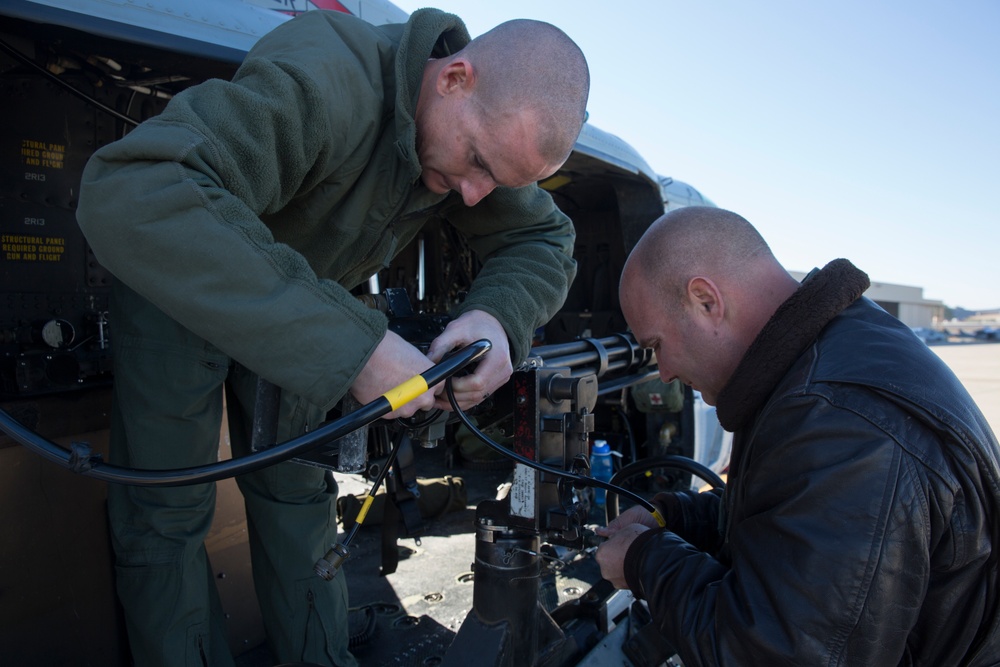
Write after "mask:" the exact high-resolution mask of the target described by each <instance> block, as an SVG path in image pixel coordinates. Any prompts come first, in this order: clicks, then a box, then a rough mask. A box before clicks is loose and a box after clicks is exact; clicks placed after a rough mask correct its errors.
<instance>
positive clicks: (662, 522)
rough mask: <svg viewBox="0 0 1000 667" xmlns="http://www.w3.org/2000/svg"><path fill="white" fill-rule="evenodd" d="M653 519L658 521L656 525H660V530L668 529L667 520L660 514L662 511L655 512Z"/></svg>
mask: <svg viewBox="0 0 1000 667" xmlns="http://www.w3.org/2000/svg"><path fill="white" fill-rule="evenodd" d="M653 518H654V519H656V523H658V524H660V528H666V527H667V520H666V519H664V518H663V515H662V514H660V510H654V511H653Z"/></svg>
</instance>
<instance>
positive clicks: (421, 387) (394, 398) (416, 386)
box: [382, 375, 427, 410]
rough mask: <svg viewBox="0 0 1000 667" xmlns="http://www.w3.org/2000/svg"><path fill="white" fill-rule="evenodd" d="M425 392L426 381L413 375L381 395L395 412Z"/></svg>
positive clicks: (422, 377) (421, 376) (419, 376)
mask: <svg viewBox="0 0 1000 667" xmlns="http://www.w3.org/2000/svg"><path fill="white" fill-rule="evenodd" d="M425 391H427V380H425V379H424V376H423V375H414V376H413V377H411V378H410V379H409V380H407V381H406V382H404V383H403V384H400V385H397V386H395V387H393V388H392V389H390V390H389V391H387V392H385V393H384V394H382V395H383V396H384V397H385V399H386V400H387V401H389V405H391V406H392V409H393V410H395V409H397V408H398V407H399V406H401V405H405V404H407V403H409V402H410V401H412V400H413V399H415V398H416V397H417V396H419V395H420V394H422V393H424V392H425Z"/></svg>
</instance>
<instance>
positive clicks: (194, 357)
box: [108, 282, 356, 667]
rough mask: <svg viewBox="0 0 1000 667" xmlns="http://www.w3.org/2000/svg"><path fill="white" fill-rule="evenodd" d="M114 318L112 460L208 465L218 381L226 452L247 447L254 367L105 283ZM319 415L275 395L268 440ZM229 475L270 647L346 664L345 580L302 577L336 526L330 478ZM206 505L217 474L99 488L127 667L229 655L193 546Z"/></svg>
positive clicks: (284, 657) (280, 656) (207, 514)
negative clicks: (274, 430)
mask: <svg viewBox="0 0 1000 667" xmlns="http://www.w3.org/2000/svg"><path fill="white" fill-rule="evenodd" d="M111 326H112V335H113V339H112V341H113V343H112V345H113V348H114V362H115V368H114V371H115V381H114V406H113V414H112V427H111V462H112V463H114V464H116V465H120V466H128V467H132V468H146V469H169V468H186V467H191V466H200V465H205V464H207V463H211V462H214V461H216V460H217V459H218V451H219V432H220V426H221V421H222V415H223V392H224V391H225V394H226V412H227V413H228V418H229V429H230V438H231V444H232V451H233V456H244V455H246V454H247V453H249V450H250V441H249V434H250V433H251V428H250V425H251V418H252V409H253V405H254V391H255V387H256V376H255V375H254V374H253V373H251V372H250V371H248V370H247V369H245V368H243V367H242V366H240V365H238V364H235V363H233V362H232V360H230V359H229V358H228V357H227V356H226V355H225V354H224V353H223V352H221V351H220V350H219V349H217V348H216V347H214V346H213V345H211V344H209V343H207V342H206V341H204V340H203V339H201V338H199V337H198V336H196V335H194V334H193V333H191V332H190V331H188V330H187V329H185V328H184V327H182V326H180V325H179V324H178V323H176V322H174V321H173V320H172V319H170V318H169V317H167V316H166V315H165V314H164V313H163V312H161V311H160V310H159V309H158V308H156V307H155V306H153V305H152V304H150V303H149V302H148V301H146V300H145V299H143V298H142V297H140V296H139V295H137V294H136V293H135V292H133V291H132V290H131V289H129V288H128V287H126V286H125V285H123V284H121V283H120V282H116V283H115V285H114V287H113V289H112V304H111ZM247 335H251V336H252V335H253V332H252V331H248V332H247ZM279 344H281V342H279ZM323 417H324V414H323V412H322V410H320V409H319V408H318V407H317V406H315V405H312V404H309V403H307V402H306V401H304V400H299V399H296V398H295V397H286V396H283V397H282V405H281V411H280V418H279V433H278V441H279V442H282V441H284V440H287V439H288V438H290V437H293V436H295V435H299V434H301V433H303V432H304V431H305V430H306V429H308V428H315V427H316V426H317V425H318V424H319V423H320V421H322V419H323ZM237 483H238V485H239V488H240V491H241V492H242V494H243V497H244V501H245V504H246V513H247V530H248V534H249V542H250V551H251V558H252V563H253V580H254V587H255V589H256V592H257V597H258V600H259V602H260V607H261V614H262V617H263V621H264V627H265V630H266V632H267V638H268V645H269V647H270V649H271V651H272V653H273V654H274V657H275V658H276V659H277V660H278V661H279V662H300V661H301V662H313V663H317V664H321V665H337V666H338V667H345V666H352V665H355V664H356V662H355V660H354V657H353V656H352V655H351V654H350V652H349V650H348V627H347V587H346V584H345V582H344V576H343V574H341V575H340V576H338V577H337V578H335V579H334V580H333V581H332V582H327V581H324V580H322V579H321V578H319V577H318V576H316V575H315V574H314V573H313V565H314V563H315V562H316V560H317V559H319V558H320V557H322V556H323V554H324V553H325V551H326V549H327V548H328V547H329V545H330V544H332V543H333V542H335V541H336V536H337V526H336V509H335V507H336V496H337V487H336V484H335V483H334V481H333V477H332V475H330V474H329V473H326V472H325V471H323V470H321V469H318V468H313V467H309V466H304V465H299V464H296V463H291V462H285V463H280V464H277V465H274V466H269V467H267V468H264V469H262V470H259V471H256V472H253V473H248V474H246V475H241V476H240V477H239V478H238V479H237ZM214 508H215V484H214V483H207V484H197V485H191V486H180V487H165V488H146V487H137V486H123V485H116V484H112V485H110V486H109V489H108V510H109V515H110V522H111V532H112V541H113V545H114V551H115V556H116V571H117V587H118V594H119V597H120V599H121V601H122V605H123V607H124V609H125V617H126V625H127V630H128V636H129V643H130V647H131V649H132V654H133V658H134V660H135V664H137V665H142V666H143V667H155V666H157V665H164V666H167V665H170V666H171V667H174V666H177V665H197V666H199V667H200V666H203V665H211V666H213V667H214V666H216V665H222V666H227V667H228V666H231V665H232V664H233V658H232V655H231V653H230V650H229V647H228V644H227V640H226V633H225V628H224V623H223V613H222V608H221V604H220V600H219V595H218V591H217V590H216V587H215V581H214V577H213V572H212V568H211V565H210V564H209V559H208V554H207V552H206V550H205V545H204V539H205V536H206V534H207V533H208V530H209V528H210V527H211V524H212V517H213V513H214Z"/></svg>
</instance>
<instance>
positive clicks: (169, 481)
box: [0, 340, 492, 486]
mask: <svg viewBox="0 0 1000 667" xmlns="http://www.w3.org/2000/svg"><path fill="white" fill-rule="evenodd" d="M491 347H492V345H491V344H490V342H489V341H488V340H479V341H476V342H475V343H472V344H471V345H468V346H466V347H464V348H462V349H461V350H459V351H458V352H456V353H454V354H452V355H451V356H449V357H448V358H447V359H443V360H442V361H441V362H440V363H438V364H436V365H434V366H432V367H431V368H428V369H427V370H426V371H424V372H423V373H421V374H420V375H419V376H417V377H420V378H423V382H424V383H426V387H433V386H434V385H436V384H437V383H439V382H441V381H442V380H444V379H446V378H449V377H451V376H452V375H453V374H454V373H457V372H458V371H460V370H462V369H463V368H465V367H466V366H467V365H469V364H471V363H473V362H475V361H477V360H478V359H479V358H481V357H482V356H483V355H484V354H486V352H488V351H489V349H490V348H491ZM409 382H412V380H410V381H408V382H407V383H404V384H408V383H409ZM401 386H402V385H401ZM396 389H398V387H397V388H394V389H393V390H391V391H390V392H386V394H390V393H391V394H393V395H394V396H396V397H397V398H398V397H399V395H398V394H397V393H396ZM419 393H423V392H419ZM386 394H383V395H382V396H379V397H378V398H377V399H375V400H374V401H372V402H370V403H368V404H366V405H363V406H361V407H360V408H359V409H357V410H355V411H354V412H351V413H348V414H347V415H344V416H343V417H341V418H340V419H337V420H335V421H333V422H330V423H329V424H326V425H325V426H321V427H320V428H318V429H316V430H315V431H312V432H310V433H305V434H303V435H300V436H299V437H297V438H293V439H291V440H289V441H287V442H285V443H283V444H281V445H276V446H274V447H270V448H268V449H263V450H261V451H258V452H255V453H253V454H250V455H249V456H244V457H242V458H238V459H229V460H228V461H219V462H216V463H210V464H206V465H203V466H196V467H192V468H175V469H171V470H141V469H138V468H124V467H121V466H115V465H111V464H108V463H104V462H103V461H101V458H100V456H95V455H93V454H92V451H91V449H90V446H89V445H87V444H86V443H73V445H72V446H71V450H70V451H67V450H66V449H64V448H62V447H60V446H59V445H57V444H56V443H54V442H52V441H50V440H47V439H45V438H43V437H42V436H40V435H38V434H37V433H35V432H34V431H32V430H31V429H29V428H27V427H25V426H24V425H23V424H21V423H20V422H18V421H17V420H15V419H14V418H13V417H11V416H10V415H9V414H7V412H5V411H3V410H0V430H2V431H4V432H6V433H7V435H9V436H10V437H12V438H13V439H14V440H16V441H17V442H18V443H20V444H21V445H23V446H24V447H26V448H27V449H30V450H31V451H33V452H35V453H36V454H38V455H40V456H42V457H43V458H46V459H48V460H49V461H52V462H53V463H56V464H58V465H61V466H62V467H64V468H67V469H69V470H71V471H73V472H76V473H79V474H81V475H84V476H85V477H93V478H94V479H99V480H102V481H105V482H111V483H114V484H125V485H128V486H186V485H189V484H201V483H205V482H214V481H217V480H220V479H225V478H227V477H235V476H237V475H243V474H246V473H248V472H252V471H254V470H259V469H261V468H264V467H266V466H269V465H274V464H275V463H281V462H282V461H286V460H288V459H290V458H292V457H294V456H297V455H299V454H302V453H305V452H307V451H309V450H311V449H315V448H316V447H319V446H320V445H323V444H326V443H327V442H330V441H332V440H336V439H337V438H340V437H343V436H345V435H347V434H348V433H350V432H352V431H355V430H357V429H359V428H361V427H363V426H367V425H368V424H370V423H371V422H373V421H375V420H376V419H378V418H379V417H382V416H384V415H386V414H388V413H389V412H391V411H392V410H394V409H396V408H398V407H399V404H397V405H393V403H392V402H390V400H389V399H388V398H387V397H386ZM410 398H412V397H410ZM408 400H409V398H407V399H406V400H404V401H402V403H405V402H406V401H408ZM400 404H401V403H400Z"/></svg>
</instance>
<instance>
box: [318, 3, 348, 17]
mask: <svg viewBox="0 0 1000 667" xmlns="http://www.w3.org/2000/svg"><path fill="white" fill-rule="evenodd" d="M312 3H313V4H314V5H316V6H317V7H318V8H319V9H335V10H337V11H338V12H344V13H345V14H350V13H351V11H350V10H349V9H348V8H347V7H345V6H344V5H342V4H340V3H339V2H337V0H312Z"/></svg>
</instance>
